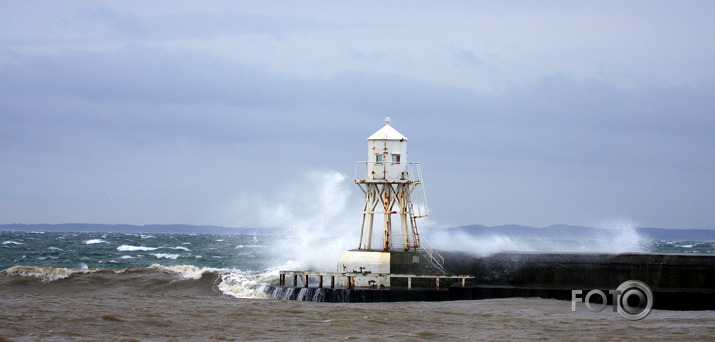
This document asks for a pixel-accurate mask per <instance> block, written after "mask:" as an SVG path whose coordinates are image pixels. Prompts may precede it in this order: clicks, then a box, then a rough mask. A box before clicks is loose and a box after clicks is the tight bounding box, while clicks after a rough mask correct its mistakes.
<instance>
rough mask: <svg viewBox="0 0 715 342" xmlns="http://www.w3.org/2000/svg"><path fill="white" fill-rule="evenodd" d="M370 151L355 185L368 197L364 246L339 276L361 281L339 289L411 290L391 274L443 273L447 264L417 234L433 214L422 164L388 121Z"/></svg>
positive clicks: (346, 259)
mask: <svg viewBox="0 0 715 342" xmlns="http://www.w3.org/2000/svg"><path fill="white" fill-rule="evenodd" d="M367 152H368V153H367V157H368V160H367V161H363V162H357V163H355V166H356V168H355V183H356V184H357V185H358V186H359V187H360V189H361V190H362V191H363V193H364V195H365V206H364V207H363V214H362V223H361V227H360V242H359V243H358V246H357V249H353V250H350V251H347V252H345V253H344V254H343V255H342V256H341V257H340V261H339V262H338V272H347V273H350V274H357V273H360V274H362V276H361V277H357V278H355V279H354V280H353V281H352V283H347V280H346V279H341V280H339V282H340V285H343V286H348V287H354V286H358V287H360V286H368V287H378V288H384V287H391V286H406V283H405V284H402V283H400V281H399V280H395V279H392V278H393V277H391V276H389V275H396V274H413V275H427V274H430V275H434V274H444V273H445V271H444V269H443V264H444V259H443V258H442V257H441V256H440V255H439V254H438V253H437V252H436V251H435V250H434V249H432V248H431V247H430V246H429V244H427V241H425V240H424V239H423V238H422V237H421V236H420V233H419V231H418V230H417V221H416V220H417V219H418V218H420V217H425V216H427V214H428V211H427V202H426V198H425V193H424V186H423V183H422V174H421V172H420V167H419V166H420V164H419V163H415V162H410V161H408V160H407V137H405V136H404V135H402V134H401V133H400V132H398V131H397V130H396V129H394V128H393V127H392V126H390V118H385V126H384V127H382V128H381V129H380V130H378V131H377V132H375V133H374V134H373V135H371V136H370V137H368V138H367ZM380 228H382V229H380ZM351 272H353V273H351ZM404 281H405V280H404V279H402V282H404Z"/></svg>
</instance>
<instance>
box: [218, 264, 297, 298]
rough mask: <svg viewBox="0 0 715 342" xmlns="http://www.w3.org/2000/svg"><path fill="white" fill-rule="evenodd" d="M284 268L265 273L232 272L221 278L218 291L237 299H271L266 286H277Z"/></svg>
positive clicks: (269, 270)
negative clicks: (281, 270)
mask: <svg viewBox="0 0 715 342" xmlns="http://www.w3.org/2000/svg"><path fill="white" fill-rule="evenodd" d="M280 269H284V268H282V267H276V268H271V269H268V270H265V271H263V272H246V271H241V270H231V271H230V272H229V273H227V274H224V275H223V276H222V277H221V283H220V284H218V289H219V290H220V291H221V292H222V293H224V294H227V295H230V296H233V297H237V298H263V299H266V298H270V296H269V295H268V294H267V293H266V292H265V288H266V286H269V285H275V284H276V283H277V281H278V273H279V270H280Z"/></svg>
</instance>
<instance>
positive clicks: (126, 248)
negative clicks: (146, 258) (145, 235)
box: [117, 245, 156, 252]
mask: <svg viewBox="0 0 715 342" xmlns="http://www.w3.org/2000/svg"><path fill="white" fill-rule="evenodd" d="M117 250H118V251H120V252H134V251H153V250H156V248H155V247H145V246H132V245H121V246H119V247H117Z"/></svg>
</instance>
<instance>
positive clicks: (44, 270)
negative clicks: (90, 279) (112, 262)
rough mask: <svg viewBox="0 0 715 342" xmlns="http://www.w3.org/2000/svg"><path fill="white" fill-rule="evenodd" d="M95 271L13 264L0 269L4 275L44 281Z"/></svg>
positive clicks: (93, 270) (95, 270) (96, 270)
mask: <svg viewBox="0 0 715 342" xmlns="http://www.w3.org/2000/svg"><path fill="white" fill-rule="evenodd" d="M95 272H100V270H98V269H91V270H90V269H81V268H55V267H32V266H13V267H10V268H8V269H6V270H3V271H2V273H4V274H5V275H6V276H16V277H33V278H37V279H39V280H40V281H41V282H44V283H47V282H51V281H55V280H59V279H66V278H69V277H70V276H71V275H73V274H87V273H95Z"/></svg>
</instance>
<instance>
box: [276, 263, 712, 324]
mask: <svg viewBox="0 0 715 342" xmlns="http://www.w3.org/2000/svg"><path fill="white" fill-rule="evenodd" d="M442 254H443V256H444V258H445V269H446V270H447V272H448V273H450V274H463V275H470V276H474V279H471V280H468V283H467V284H466V286H461V284H452V285H451V286H449V287H444V288H441V289H439V290H436V289H428V288H422V289H420V288H416V289H411V290H408V289H406V288H399V287H393V288H389V289H371V288H355V289H346V288H335V289H328V288H310V287H307V288H306V287H292V286H271V287H269V288H267V289H266V291H267V292H268V293H269V294H270V295H271V296H272V297H273V298H278V299H291V300H309V301H310V300H312V301H326V302H394V301H441V300H477V299H490V298H510V297H525V298H528V297H539V298H552V299H560V300H571V298H572V294H571V291H572V290H586V291H588V290H596V289H598V290H602V291H604V292H606V293H607V291H608V290H613V289H616V288H617V287H618V286H619V285H620V284H621V283H623V282H625V281H627V280H640V281H642V282H644V283H646V284H647V285H648V286H649V287H650V288H651V290H652V291H653V296H654V305H653V307H654V308H655V309H666V310H715V255H684V254H641V253H627V254H593V253H497V254H493V255H490V256H483V257H480V256H474V255H470V254H467V253H442ZM445 285H446V284H445ZM609 304H612V303H609Z"/></svg>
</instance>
